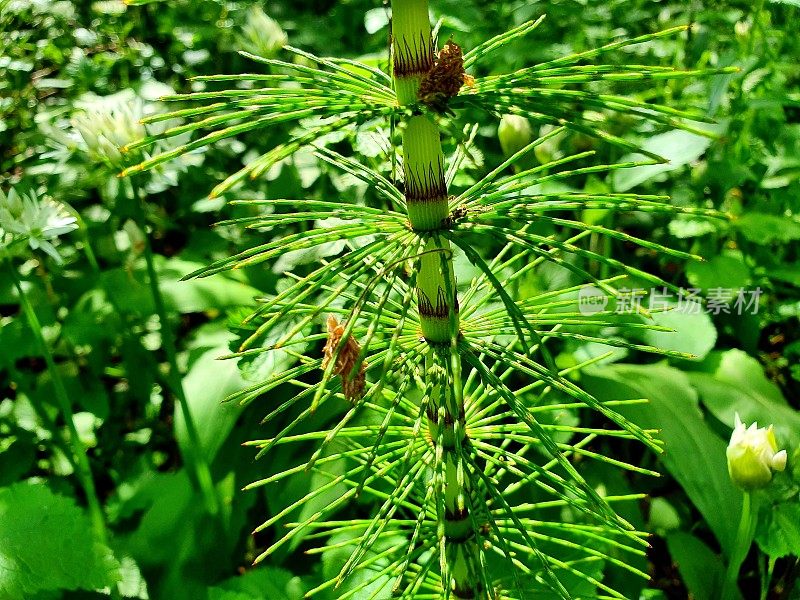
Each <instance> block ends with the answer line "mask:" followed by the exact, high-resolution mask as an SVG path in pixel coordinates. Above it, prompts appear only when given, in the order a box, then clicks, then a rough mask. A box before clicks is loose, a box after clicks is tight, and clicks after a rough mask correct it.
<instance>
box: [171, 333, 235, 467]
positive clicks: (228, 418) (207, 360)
mask: <svg viewBox="0 0 800 600" xmlns="http://www.w3.org/2000/svg"><path fill="white" fill-rule="evenodd" d="M231 337H232V336H231V335H227V334H226V335H225V336H223V339H222V341H221V343H218V344H216V345H214V346H212V347H210V348H208V349H205V350H204V351H203V352H202V354H200V355H199V356H197V358H196V359H195V360H194V362H192V363H191V366H190V367H189V372H188V373H187V374H186V377H184V379H183V388H184V391H185V392H186V398H187V400H188V402H189V409H190V410H191V413H192V418H193V420H194V423H195V426H196V427H197V433H198V435H199V437H200V446H201V448H202V450H203V453H204V454H205V456H206V459H207V460H209V461H213V460H214V457H215V456H216V454H217V451H218V450H219V448H220V446H221V445H222V444H223V443H224V442H225V440H226V439H227V437H228V434H229V433H230V431H231V429H233V426H234V424H235V423H236V419H238V418H239V415H240V414H241V412H242V407H241V406H240V405H239V404H237V403H235V402H223V400H225V398H227V397H228V396H229V395H231V394H232V393H234V392H237V391H239V390H240V389H242V388H244V387H245V386H246V385H247V383H246V382H245V380H244V379H243V378H242V374H241V373H240V371H239V369H238V368H237V366H236V361H234V360H219V357H220V356H224V355H225V354H228V342H229V340H230V338H231ZM175 438H176V440H177V441H178V444H179V445H180V446H181V448H183V449H185V450H186V449H188V450H191V441H190V440H189V436H188V433H187V431H186V422H185V420H184V418H183V413H182V412H181V411H180V409H179V408H178V407H176V408H175Z"/></svg>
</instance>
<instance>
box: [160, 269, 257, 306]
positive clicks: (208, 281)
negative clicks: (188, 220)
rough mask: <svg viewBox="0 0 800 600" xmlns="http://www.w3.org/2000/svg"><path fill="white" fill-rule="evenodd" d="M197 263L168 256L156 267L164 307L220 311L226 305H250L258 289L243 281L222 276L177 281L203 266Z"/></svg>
mask: <svg viewBox="0 0 800 600" xmlns="http://www.w3.org/2000/svg"><path fill="white" fill-rule="evenodd" d="M204 266H205V265H203V264H201V263H194V262H189V261H185V260H182V259H179V258H171V259H169V260H168V261H166V262H165V263H164V264H163V266H161V267H160V268H159V270H158V277H159V280H160V285H161V292H162V293H163V294H164V301H165V302H166V304H167V308H168V309H171V310H177V311H179V312H181V313H193V312H203V311H206V310H212V309H213V310H220V309H224V308H227V307H230V306H242V305H244V306H250V305H252V304H253V303H254V302H253V300H254V298H255V297H256V296H258V295H260V292H259V291H258V290H257V289H256V288H254V287H251V286H249V285H247V284H245V283H242V282H240V281H236V280H235V279H231V278H230V277H226V276H224V275H214V276H211V277H206V278H203V279H192V280H189V281H180V278H181V277H183V276H184V275H186V274H187V273H191V272H193V271H197V270H198V269H200V268H202V267H204Z"/></svg>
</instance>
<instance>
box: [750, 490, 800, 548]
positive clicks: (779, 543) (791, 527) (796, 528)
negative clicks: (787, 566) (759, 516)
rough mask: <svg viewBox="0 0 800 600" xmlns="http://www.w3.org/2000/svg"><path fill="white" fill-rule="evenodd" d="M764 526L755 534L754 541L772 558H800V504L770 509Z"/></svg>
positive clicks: (779, 505)
mask: <svg viewBox="0 0 800 600" xmlns="http://www.w3.org/2000/svg"><path fill="white" fill-rule="evenodd" d="M767 515H768V516H767V520H766V522H765V523H766V524H765V526H763V527H761V528H759V530H758V531H757V532H756V541H757V542H758V545H759V546H760V547H761V549H762V550H763V551H764V552H766V553H767V554H768V555H769V556H771V557H772V558H781V557H783V556H788V555H790V554H793V555H794V556H800V504H798V503H797V502H791V503H790V502H784V503H782V504H778V506H775V507H770V510H769V511H767Z"/></svg>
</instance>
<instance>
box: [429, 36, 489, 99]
mask: <svg viewBox="0 0 800 600" xmlns="http://www.w3.org/2000/svg"><path fill="white" fill-rule="evenodd" d="M474 82H475V79H474V78H473V77H472V76H471V75H467V73H466V72H465V71H464V55H463V54H462V52H461V46H459V45H458V44H456V43H455V42H454V41H452V40H449V41H448V42H447V43H446V44H445V45H444V47H443V48H442V49H441V50H439V54H438V55H437V56H436V58H435V59H434V61H433V66H431V68H430V70H429V71H428V72H427V73H426V74H425V76H424V77H423V78H422V82H421V83H420V86H419V92H418V97H419V100H420V102H422V103H423V104H425V105H427V106H428V108H431V109H433V110H435V111H437V112H445V111H446V110H447V103H448V101H449V100H450V98H453V97H455V96H457V95H458V91H459V90H460V89H461V86H462V85H472V84H473V83H474Z"/></svg>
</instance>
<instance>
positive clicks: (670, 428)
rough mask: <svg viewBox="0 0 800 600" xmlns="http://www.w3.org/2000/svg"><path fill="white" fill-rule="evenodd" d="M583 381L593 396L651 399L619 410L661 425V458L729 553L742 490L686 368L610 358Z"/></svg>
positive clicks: (638, 420) (643, 422)
mask: <svg viewBox="0 0 800 600" xmlns="http://www.w3.org/2000/svg"><path fill="white" fill-rule="evenodd" d="M583 384H584V387H585V388H586V389H587V391H589V392H591V393H592V394H594V395H595V397H597V399H598V400H611V399H614V400H620V399H633V398H647V399H649V400H650V402H649V403H648V404H644V405H639V406H630V407H620V408H619V409H618V410H619V412H620V413H621V414H623V415H624V416H625V417H627V418H628V419H631V420H632V421H633V422H634V423H636V424H637V425H639V426H640V427H645V428H654V429H660V430H661V434H660V437H661V439H662V440H664V443H665V451H664V453H663V454H662V455H661V456H660V459H661V461H662V462H663V463H664V466H665V467H666V468H667V470H668V471H669V472H670V474H671V475H672V476H673V477H674V478H675V479H676V480H677V481H678V483H679V484H680V485H681V486H682V487H683V489H684V490H685V491H686V493H687V494H688V496H689V498H690V499H691V500H692V502H693V503H694V505H695V506H696V507H697V509H698V510H699V511H700V513H701V514H702V515H703V517H704V518H705V520H706V522H707V523H708V525H709V527H711V530H712V531H713V532H714V535H715V536H716V537H717V539H718V540H719V542H720V544H721V546H722V548H723V550H724V551H725V553H726V554H729V553H730V551H731V550H732V548H733V544H734V538H735V535H736V527H735V526H732V525H731V524H732V523H738V522H739V516H740V514H741V507H742V493H741V492H740V491H739V490H737V489H736V488H735V487H734V486H733V484H732V483H731V481H730V478H729V476H728V465H727V461H726V458H725V448H726V445H727V444H726V443H725V442H724V441H723V440H722V439H721V438H720V437H718V436H717V435H716V434H715V433H714V432H713V431H712V430H711V429H710V428H709V426H708V424H707V423H706V422H705V420H704V418H703V413H702V412H701V411H700V408H699V406H698V400H697V392H696V391H695V390H694V389H693V388H692V387H691V385H690V384H689V379H688V377H687V376H686V374H685V373H684V372H683V371H680V370H678V369H674V368H670V367H665V366H660V365H647V366H640V365H627V364H615V365H609V366H604V367H602V368H594V369H591V370H587V371H586V373H585V376H584V379H583Z"/></svg>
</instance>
